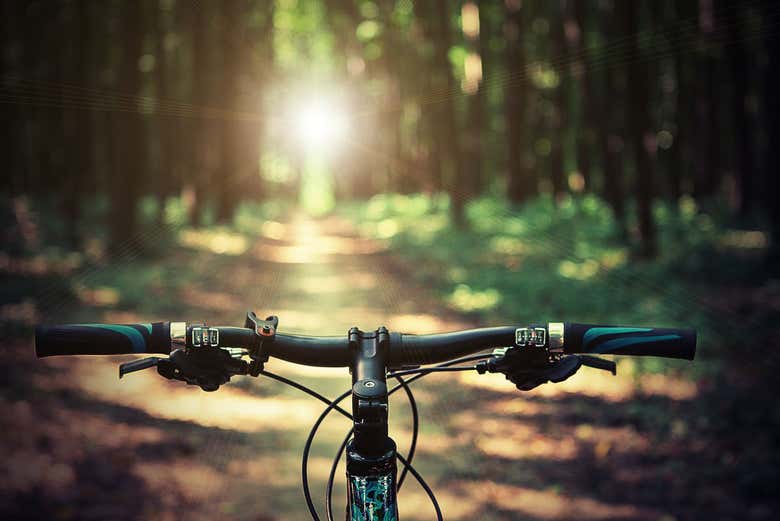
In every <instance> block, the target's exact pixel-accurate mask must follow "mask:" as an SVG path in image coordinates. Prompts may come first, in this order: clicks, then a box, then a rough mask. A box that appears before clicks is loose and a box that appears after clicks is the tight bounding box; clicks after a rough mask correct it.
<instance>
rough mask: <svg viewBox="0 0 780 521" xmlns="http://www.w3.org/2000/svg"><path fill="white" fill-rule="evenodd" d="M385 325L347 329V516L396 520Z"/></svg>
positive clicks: (360, 520) (350, 518)
mask: <svg viewBox="0 0 780 521" xmlns="http://www.w3.org/2000/svg"><path fill="white" fill-rule="evenodd" d="M389 343H390V335H389V333H388V331H387V329H385V328H384V327H380V328H379V329H377V330H376V331H374V332H371V333H365V332H363V331H360V330H359V329H357V328H352V329H350V330H349V347H350V351H351V352H352V353H353V360H352V364H351V365H350V371H351V373H352V416H353V418H354V437H353V438H352V440H351V441H350V443H349V445H348V446H347V513H346V519H347V521H397V520H398V500H397V496H396V475H397V466H396V446H395V442H394V441H393V440H392V439H391V438H390V437H389V436H388V431H387V404H388V396H387V380H386V377H385V375H386V374H387V364H386V361H387V350H388V346H389Z"/></svg>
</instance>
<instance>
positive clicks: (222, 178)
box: [215, 2, 246, 223]
mask: <svg viewBox="0 0 780 521" xmlns="http://www.w3.org/2000/svg"><path fill="white" fill-rule="evenodd" d="M220 9H221V13H220V14H221V27H220V32H221V44H222V66H221V71H220V72H221V78H220V83H219V84H220V86H221V89H220V91H221V92H220V101H221V104H222V106H223V107H225V108H226V109H228V111H227V112H229V114H227V115H225V116H223V118H222V119H221V120H220V125H221V127H222V129H221V130H222V132H221V143H220V145H221V154H220V157H221V167H220V171H219V180H218V181H217V183H215V184H216V187H215V188H216V192H217V220H218V221H219V222H222V223H226V222H229V221H230V220H231V219H232V218H233V212H234V211H235V209H236V200H237V198H238V186H236V178H237V177H238V169H239V167H240V164H241V156H242V153H243V152H244V150H243V147H242V142H243V141H244V140H246V136H244V135H243V134H242V132H241V130H242V128H241V127H242V125H241V123H240V122H238V121H236V119H235V117H234V116H233V114H232V113H238V111H239V110H240V82H241V80H242V78H241V66H242V65H246V60H245V58H246V53H245V49H244V34H243V31H244V28H243V24H242V15H243V14H244V13H242V10H241V5H240V4H239V2H222V3H221V4H220Z"/></svg>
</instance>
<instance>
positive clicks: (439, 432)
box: [0, 217, 762, 521]
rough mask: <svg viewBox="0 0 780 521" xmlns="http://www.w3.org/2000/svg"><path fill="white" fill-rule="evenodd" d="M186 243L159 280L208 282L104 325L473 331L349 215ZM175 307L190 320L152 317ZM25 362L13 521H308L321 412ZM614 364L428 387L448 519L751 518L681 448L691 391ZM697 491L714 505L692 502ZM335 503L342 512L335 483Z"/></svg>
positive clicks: (22, 349) (328, 434)
mask: <svg viewBox="0 0 780 521" xmlns="http://www.w3.org/2000/svg"><path fill="white" fill-rule="evenodd" d="M184 242H185V244H186V245H187V248H184V249H181V250H176V251H175V252H173V253H172V254H171V256H170V258H168V259H166V260H164V261H163V262H164V266H158V268H160V269H169V270H172V271H173V272H176V271H177V270H178V271H181V272H187V273H188V274H189V275H188V280H191V281H195V282H192V283H188V284H184V285H183V286H181V287H180V288H178V290H177V291H178V294H175V295H171V294H167V293H166V292H165V291H161V292H160V294H159V296H158V297H157V298H158V301H157V302H156V303H155V305H156V306H158V308H155V310H154V311H151V310H150V311H148V313H147V312H146V311H144V312H143V313H128V312H118V311H116V310H112V309H107V310H106V311H105V312H104V313H103V316H102V320H105V321H136V320H154V319H157V320H159V319H161V318H170V319H177V318H178V319H186V320H190V321H195V320H198V319H208V321H209V322H210V323H222V324H237V323H240V322H242V313H243V310H247V309H254V310H256V311H257V312H258V314H263V313H268V314H270V313H273V314H276V315H278V316H279V317H280V329H281V330H282V331H285V332H299V333H307V334H342V333H345V332H346V331H347V329H348V328H349V327H351V326H353V325H357V326H360V327H362V328H364V329H370V328H373V327H376V326H378V325H386V326H387V327H388V328H390V329H391V330H399V331H407V332H418V333H423V332H432V331H444V330H453V329H458V328H463V327H470V326H473V325H475V324H474V323H472V322H470V321H469V320H468V319H467V318H466V317H463V316H459V315H457V314H456V313H454V312H452V311H451V310H448V309H447V308H446V307H445V306H443V305H442V304H441V302H440V300H439V298H438V297H437V295H436V294H435V293H434V292H433V291H432V290H431V289H430V288H427V287H425V286H422V285H419V284H417V283H416V282H415V281H414V277H412V276H411V275H410V273H409V271H408V270H409V269H410V267H408V266H407V267H403V266H401V265H400V264H399V263H398V261H397V260H393V259H392V258H391V257H390V256H389V255H388V253H387V252H385V251H384V250H383V249H382V245H381V244H377V243H375V242H371V241H368V240H364V239H361V238H359V237H357V236H355V234H354V232H353V230H352V229H351V227H350V226H349V225H348V224H347V223H345V222H343V221H339V220H337V219H333V218H331V219H328V220H322V221H313V220H307V219H305V218H303V217H298V218H296V219H294V220H292V221H290V222H287V223H266V224H265V225H263V234H262V236H261V237H260V238H253V239H249V238H248V237H244V236H237V235H235V234H229V233H222V234H216V235H215V234H213V233H211V232H209V233H206V232H202V233H201V232H192V234H190V235H189V236H186V237H185V239H184ZM164 273H169V272H164ZM166 302H167V303H168V304H166ZM185 302H186V304H184V303H185ZM164 305H168V306H170V307H172V308H173V309H175V310H176V311H177V312H178V314H179V315H178V316H175V317H174V316H170V317H169V316H165V317H161V316H160V315H159V314H156V315H152V313H160V311H159V309H164ZM159 306H163V308H159ZM65 316H66V317H67V315H65ZM65 320H67V318H64V319H63V321H65ZM18 350H19V352H18V357H17V361H18V363H19V364H21V367H25V368H29V375H30V376H29V379H27V377H24V378H21V377H20V378H19V379H18V381H17V382H16V383H15V384H14V385H11V386H9V387H8V389H10V391H9V392H5V393H4V394H3V398H2V400H3V403H0V405H2V406H3V407H4V410H5V411H11V413H8V414H4V415H3V416H2V421H3V425H0V427H3V428H5V429H6V432H15V433H18V435H12V436H8V437H5V438H4V439H3V449H4V450H5V451H8V454H12V456H11V457H10V458H8V459H7V461H6V462H5V463H4V465H5V466H6V467H7V468H5V469H3V468H0V470H5V472H6V474H7V475H9V476H10V477H11V479H10V480H9V482H8V483H7V484H6V485H4V486H3V487H4V488H2V487H0V493H1V494H2V497H3V498H4V499H5V500H6V501H13V502H14V505H11V506H8V507H7V509H10V511H9V512H7V513H8V514H9V515H15V514H20V513H22V512H27V517H28V518H33V519H39V518H41V519H42V518H61V519H108V518H112V519H139V518H143V519H159V520H168V519H183V518H187V519H190V520H200V519H204V520H205V519H228V520H230V519H236V520H244V519H246V520H255V521H260V520H277V519H279V520H281V519H284V520H288V519H289V520H304V519H307V514H306V507H305V504H304V502H303V497H302V494H301V490H300V454H301V449H302V446H303V442H304V440H305V437H306V435H307V433H308V428H309V426H310V424H311V423H312V422H313V420H314V418H315V417H316V416H317V415H318V413H319V412H320V411H321V410H322V405H321V404H320V403H318V402H316V401H314V400H312V399H309V398H308V397H306V396H304V395H302V394H301V393H300V392H298V391H296V390H294V389H289V388H285V387H283V386H281V385H280V384H278V383H276V382H272V381H269V380H265V379H258V380H252V379H247V378H245V379H243V380H241V381H237V382H235V383H234V384H231V385H229V386H226V387H224V388H223V389H221V390H220V391H219V392H217V393H210V394H207V393H203V392H201V391H199V390H197V389H194V388H188V387H186V386H183V385H181V384H179V383H171V382H167V381H163V380H162V379H160V378H159V377H157V376H156V375H155V374H152V373H149V374H136V375H132V376H130V377H128V378H126V379H124V380H122V382H119V381H118V380H117V379H116V363H117V362H119V361H120V360H124V359H125V358H121V357H118V358H116V359H105V358H103V359H98V358H92V359H88V358H78V359H51V360H47V361H46V362H44V363H40V362H36V361H34V360H33V359H32V357H31V356H30V354H31V346H30V344H29V342H28V343H22V344H20V345H19V347H18ZM268 368H269V369H271V370H273V371H275V372H277V373H281V374H284V375H286V376H289V377H293V378H295V379H297V380H300V381H301V382H303V383H306V384H307V385H310V386H312V387H314V388H316V389H318V390H320V391H321V392H323V393H325V394H326V395H328V396H335V395H337V394H338V393H340V392H341V391H343V390H344V389H346V388H347V387H348V382H349V380H348V375H347V372H346V371H345V370H337V369H312V368H305V367H300V366H295V365H292V364H287V363H284V362H279V361H271V362H270V363H269V364H268ZM621 369H623V370H624V371H623V373H624V376H623V377H618V378H610V377H608V376H604V375H602V374H597V373H581V374H579V375H577V376H576V377H575V378H573V379H571V380H570V381H568V382H566V383H565V384H563V385H560V386H556V387H552V386H546V387H543V388H541V389H539V390H538V391H535V392H534V393H529V394H524V395H520V394H518V392H517V391H516V390H514V389H513V388H512V386H511V385H509V384H508V383H507V382H505V381H503V379H502V378H501V377H496V376H483V377H479V376H477V375H463V376H457V377H452V376H445V375H437V376H432V377H430V378H429V380H428V381H427V382H421V383H420V384H419V385H418V386H417V393H416V394H417V398H418V401H419V402H420V406H421V418H422V419H423V426H422V433H421V439H420V444H419V449H418V460H417V461H418V463H417V466H418V469H419V470H421V471H422V473H423V475H424V476H425V477H426V479H427V480H428V482H429V484H431V485H432V487H433V488H434V490H435V491H436V493H437V497H438V498H439V500H440V502H441V504H442V508H443V511H444V512H445V513H446V519H449V520H453V521H456V520H466V519H484V520H520V519H524V520H565V519H573V518H575V517H576V518H577V519H581V520H597V519H611V520H619V519H639V520H667V521H670V520H675V519H677V520H682V519H699V518H702V517H701V516H700V515H697V513H698V514H701V505H702V504H708V505H710V507H711V508H712V509H713V511H717V512H721V513H725V514H726V515H728V514H729V513H730V512H734V513H735V514H738V513H739V511H740V510H739V509H740V506H739V505H732V504H731V502H730V501H729V500H728V498H724V497H723V496H722V495H720V496H719V495H718V492H719V491H721V489H720V488H719V487H720V486H721V482H720V481H718V480H717V478H715V481H714V482H713V483H711V485H712V486H711V487H710V488H701V487H699V486H698V485H699V484H698V483H697V482H696V480H697V479H699V478H701V477H702V471H697V470H696V466H697V465H702V466H704V465H706V464H707V460H706V458H707V457H708V456H707V454H708V453H709V452H708V450H707V447H699V448H698V449H696V448H693V449H692V448H690V447H688V450H687V451H686V450H683V449H681V448H680V445H681V443H680V439H681V438H682V437H684V434H685V429H686V425H685V424H684V422H682V421H681V420H676V419H675V418H677V417H678V416H680V414H679V413H680V411H682V410H683V409H684V408H685V407H687V406H689V405H690V401H691V400H692V399H693V398H694V397H695V395H696V388H695V386H692V385H691V384H686V383H685V382H681V381H676V380H673V379H670V378H665V377H662V376H658V377H652V378H651V377H646V378H643V379H641V380H635V379H633V378H632V376H631V372H630V367H629V366H628V365H626V364H623V365H621ZM455 382H457V383H458V384H457V385H454V383H455ZM391 423H392V435H393V437H394V438H395V439H396V441H397V442H398V445H399V447H400V448H401V450H402V451H403V452H405V451H406V447H407V444H408V440H409V436H410V432H409V422H408V406H407V405H406V403H404V402H403V400H402V399H401V398H400V397H398V398H397V399H396V398H395V397H394V400H393V401H392V402H391ZM348 427H349V425H348V423H347V422H346V421H345V420H343V419H342V418H333V419H331V420H329V421H328V422H326V424H325V425H324V427H323V429H322V430H321V436H320V438H319V439H318V441H317V444H316V446H315V451H314V457H313V459H312V460H311V470H310V472H311V476H312V481H313V494H314V497H315V499H316V500H319V499H320V498H321V497H322V491H323V490H324V483H325V480H326V478H327V474H328V471H329V469H330V463H331V458H332V455H333V451H334V450H335V448H336V446H337V445H338V443H339V442H340V441H341V439H342V437H343V435H344V432H345V430H346V429H347V428H348ZM337 475H338V476H341V475H343V471H342V470H340V471H339V473H338V474H337ZM693 492H695V493H697V494H699V495H702V494H703V495H702V497H698V496H697V497H694V498H693V499H692V498H691V494H692V493H693ZM708 494H709V495H708ZM335 497H336V503H335V505H336V509H335V510H336V512H337V513H339V512H342V511H343V499H342V498H343V488H341V487H340V486H339V488H337V490H336V494H335ZM400 497H401V501H402V503H401V515H402V518H403V519H405V520H429V519H432V517H433V511H432V509H431V507H430V505H429V504H428V502H427V499H426V496H425V495H424V493H423V492H422V490H421V489H420V488H419V487H418V486H417V485H416V484H413V483H412V482H409V485H408V486H407V487H406V488H405V490H403V491H402V492H401V495H400ZM318 504H320V503H318ZM14 509H16V510H14ZM39 511H40V512H41V513H40V515H37V514H36V515H30V512H39ZM760 514H761V513H760V512H759V515H758V517H755V518H756V519H762V517H761V515H760ZM337 517H338V514H337ZM724 519H725V518H724Z"/></svg>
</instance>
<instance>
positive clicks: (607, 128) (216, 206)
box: [2, 0, 778, 258]
mask: <svg viewBox="0 0 780 521" xmlns="http://www.w3.org/2000/svg"><path fill="white" fill-rule="evenodd" d="M3 9H4V13H3V19H4V20H5V22H4V23H5V28H4V31H3V34H4V37H3V51H4V52H3V65H2V66H3V77H2V96H3V98H2V100H3V106H2V110H3V120H4V121H5V122H6V124H5V125H4V129H5V139H4V140H3V143H4V147H5V154H4V156H5V157H6V168H5V170H6V172H7V174H6V176H5V177H6V179H7V182H6V183H3V187H4V188H3V191H4V192H5V193H6V196H7V197H12V198H13V197H15V196H19V195H22V196H28V197H30V198H31V199H34V200H36V201H40V202H41V204H45V205H47V206H48V207H49V208H50V209H51V211H52V212H54V215H56V216H58V217H59V218H61V219H62V220H63V221H64V222H65V224H66V228H67V230H66V231H65V235H64V236H65V237H67V239H68V241H69V243H70V246H71V247H73V248H78V247H79V246H80V245H81V244H83V241H84V239H85V236H87V235H89V234H90V233H94V232H96V230H95V228H96V227H98V228H103V227H105V228H106V230H105V233H106V234H107V236H108V237H110V244H111V245H112V248H113V249H114V250H116V249H117V248H120V245H121V244H124V243H125V242H126V241H133V240H135V239H136V237H137V236H138V234H139V233H140V231H141V228H142V216H141V210H140V208H141V207H142V205H143V206H144V207H145V208H147V213H148V214H151V213H156V214H157V217H156V219H157V222H159V223H166V222H167V221H166V213H165V210H166V208H168V207H169V205H170V204H172V201H173V200H176V201H178V202H179V203H180V204H179V205H180V206H181V207H182V208H180V210H182V211H183V212H184V216H182V217H180V219H182V220H183V222H186V223H193V224H199V223H202V222H230V221H231V219H232V218H233V216H234V213H235V211H236V209H237V207H238V206H239V205H240V204H241V203H244V202H252V203H257V202H261V201H267V200H278V199H280V198H284V199H293V200H295V199H300V196H301V194H306V193H308V194H314V195H313V197H314V198H315V199H318V200H317V201H314V202H313V204H314V205H315V206H317V207H321V208H323V209H328V208H332V207H333V205H335V204H337V203H339V202H342V201H348V200H354V199H366V198H369V197H371V196H373V195H375V194H381V193H416V192H422V193H428V194H435V193H442V194H446V195H447V197H448V199H449V201H450V204H449V208H450V213H451V217H452V220H453V222H454V223H456V224H457V225H458V226H466V225H467V222H466V219H465V218H464V209H465V207H466V206H467V205H468V203H469V202H470V201H473V200H475V199H477V198H479V197H484V196H488V197H497V198H502V199H505V200H507V201H508V202H510V203H511V204H512V205H515V206H520V205H522V204H523V203H524V202H527V201H529V200H533V199H534V198H536V197H537V196H539V195H548V196H551V197H552V198H554V199H555V200H556V201H559V200H560V199H561V198H563V197H566V196H571V195H575V196H576V195H580V194H588V193H593V194H596V195H598V197H599V198H601V199H603V200H604V201H605V202H606V203H607V204H608V205H609V207H610V209H611V211H612V213H613V214H614V217H615V220H616V222H617V226H618V229H619V233H620V234H621V235H622V236H623V237H624V238H625V239H626V240H631V241H633V242H634V243H635V244H634V246H635V249H636V252H637V254H638V255H639V256H641V257H646V258H652V257H653V256H654V255H655V253H656V249H657V239H656V235H657V231H656V230H657V226H658V225H657V223H656V222H655V219H654V216H653V205H654V204H655V203H656V202H657V201H667V202H672V203H673V204H674V203H676V202H678V201H680V200H681V198H692V199H693V200H694V201H695V202H696V203H698V204H703V205H704V206H707V205H712V204H715V205H723V206H724V207H725V208H727V210H728V211H729V212H730V213H731V214H732V215H733V216H734V217H735V218H737V219H739V220H740V222H743V223H746V224H749V225H752V226H758V227H760V228H762V229H765V230H767V231H768V232H771V231H772V230H774V229H775V228H776V223H777V221H778V216H777V215H776V212H775V209H776V208H777V205H774V204H773V202H774V199H775V197H776V195H777V193H778V192H777V186H776V182H775V181H776V180H775V176H773V175H771V174H770V172H772V171H773V168H774V166H773V165H774V164H775V163H774V161H775V159H774V154H773V153H772V152H773V151H774V150H776V146H777V139H778V138H777V134H778V130H777V128H778V123H777V121H776V119H777V115H778V111H777V110H775V108H776V107H775V106H774V105H773V103H774V102H775V101H774V97H773V96H771V93H772V92H774V91H775V90H776V88H777V87H776V83H775V82H776V81H777V79H776V78H775V76H774V72H775V71H776V70H777V63H776V62H775V60H776V59H777V55H776V53H774V52H772V50H774V49H776V47H775V45H776V39H775V35H774V25H773V24H774V23H775V21H776V17H777V15H778V13H777V9H776V6H775V4H774V2H730V1H726V0H706V1H705V0H703V1H701V2H695V1H679V2H674V1H653V2H639V1H636V2H635V1H630V2H609V1H593V2H587V1H579V2H577V1H568V2H567V1H561V2H533V1H526V2H522V1H521V0H516V1H506V2H482V3H481V4H476V3H473V2H449V1H445V0H435V1H430V2H420V3H418V4H413V3H412V2H410V1H409V2H404V1H399V2H378V3H374V2H360V1H353V0H346V1H342V0H339V1H334V2H308V1H303V0H302V1H292V0H291V1H282V2H261V1H257V2H250V1H246V2H243V1H235V2H233V1H230V2H210V1H202V2H174V1H173V0H170V1H167V0H162V1H160V2H154V1H144V2H90V1H88V0H84V1H72V2H69V1H62V2H24V3H20V2H3ZM318 145H321V146H319V147H318ZM87 207H89V208H95V209H96V210H95V212H96V214H95V215H93V214H90V212H88V211H86V210H85V208H87ZM90 218H91V219H92V221H90ZM98 222H99V223H105V226H102V225H98V224H97V223H98ZM634 222H636V225H634V224H632V223H634ZM634 229H635V230H634ZM629 231H632V232H633V231H635V233H629ZM770 242H771V243H774V242H776V241H770Z"/></svg>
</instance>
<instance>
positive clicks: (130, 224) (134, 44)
mask: <svg viewBox="0 0 780 521" xmlns="http://www.w3.org/2000/svg"><path fill="white" fill-rule="evenodd" d="M142 5H143V4H141V3H140V2H123V3H122V4H121V16H120V39H121V47H120V58H119V75H118V85H117V90H119V91H122V92H125V93H127V94H129V95H131V96H135V95H138V93H139V92H140V91H141V72H140V70H139V68H138V60H139V58H140V57H141V55H142V54H143V39H144V30H143V13H142ZM112 119H113V123H114V129H113V131H114V135H113V138H114V141H115V145H114V147H115V148H114V153H115V155H116V158H117V161H116V163H115V165H114V172H113V174H112V176H111V182H110V186H111V210H110V216H109V221H110V226H111V244H110V249H111V252H112V253H113V254H114V255H118V254H120V253H122V252H123V250H124V246H125V244H126V243H127V242H128V241H134V240H136V238H137V237H136V233H137V214H136V212H137V209H138V199H139V195H140V194H139V191H140V187H141V180H142V179H143V175H144V167H145V162H144V160H145V158H146V150H145V140H144V136H143V121H142V116H141V115H140V114H139V112H138V107H133V109H131V110H129V111H127V112H116V113H114V114H112Z"/></svg>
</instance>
